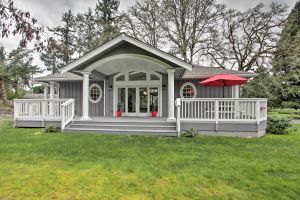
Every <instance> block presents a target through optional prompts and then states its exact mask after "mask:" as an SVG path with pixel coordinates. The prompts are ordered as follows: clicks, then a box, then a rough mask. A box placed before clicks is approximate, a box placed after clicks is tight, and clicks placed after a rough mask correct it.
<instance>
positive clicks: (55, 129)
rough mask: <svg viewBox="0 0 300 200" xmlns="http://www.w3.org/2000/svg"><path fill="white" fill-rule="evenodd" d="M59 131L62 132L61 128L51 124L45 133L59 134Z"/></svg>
mask: <svg viewBox="0 0 300 200" xmlns="http://www.w3.org/2000/svg"><path fill="white" fill-rule="evenodd" d="M59 131H60V128H59V127H57V126H56V125H53V124H50V125H48V126H46V128H45V133H57V132H59Z"/></svg>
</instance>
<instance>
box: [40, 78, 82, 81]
mask: <svg viewBox="0 0 300 200" xmlns="http://www.w3.org/2000/svg"><path fill="white" fill-rule="evenodd" d="M35 80H36V81H39V82H49V81H54V82H55V81H81V80H83V78H49V79H35Z"/></svg>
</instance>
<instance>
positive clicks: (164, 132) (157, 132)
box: [64, 127, 177, 137]
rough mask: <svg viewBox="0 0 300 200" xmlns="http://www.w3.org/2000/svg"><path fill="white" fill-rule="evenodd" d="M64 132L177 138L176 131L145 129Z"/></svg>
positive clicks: (71, 130)
mask: <svg viewBox="0 0 300 200" xmlns="http://www.w3.org/2000/svg"><path fill="white" fill-rule="evenodd" d="M64 132H67V133H68V132H72V133H101V134H126V135H153V136H159V135H161V136H172V137H174V136H177V133H176V131H174V130H145V129H108V128H69V127H68V128H66V129H65V130H64Z"/></svg>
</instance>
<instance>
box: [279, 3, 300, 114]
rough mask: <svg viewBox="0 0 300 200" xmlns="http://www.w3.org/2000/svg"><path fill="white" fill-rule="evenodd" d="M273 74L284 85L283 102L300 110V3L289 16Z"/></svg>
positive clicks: (280, 41) (282, 34)
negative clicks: (288, 102) (291, 103)
mask: <svg viewBox="0 0 300 200" xmlns="http://www.w3.org/2000/svg"><path fill="white" fill-rule="evenodd" d="M273 72H274V74H275V75H276V77H277V78H278V79H280V81H281V82H282V84H283V87H284V93H283V100H284V101H290V102H293V103H294V107H298V108H300V1H298V2H297V3H296V5H295V7H294V8H293V10H292V11H291V13H290V14H289V16H288V18H287V21H286V23H285V25H284V28H283V30H282V33H281V38H280V40H279V43H278V49H277V51H276V53H275V56H274V59H273Z"/></svg>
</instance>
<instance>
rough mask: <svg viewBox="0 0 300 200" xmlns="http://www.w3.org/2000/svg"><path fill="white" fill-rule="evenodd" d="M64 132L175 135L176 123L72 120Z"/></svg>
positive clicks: (160, 121)
mask: <svg viewBox="0 0 300 200" xmlns="http://www.w3.org/2000/svg"><path fill="white" fill-rule="evenodd" d="M64 132H75V133H76V132H82V133H85V132H89V133H108V134H128V135H163V136H177V133H176V123H175V122H167V121H166V120H144V119H141V120H139V119H137V120H136V121H132V119H131V120H126V119H122V120H119V119H118V120H107V119H104V120H94V119H93V120H87V121H83V120H74V121H73V122H72V123H71V124H69V125H68V126H67V127H66V129H65V130H64Z"/></svg>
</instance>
